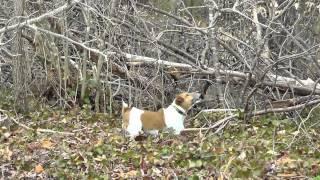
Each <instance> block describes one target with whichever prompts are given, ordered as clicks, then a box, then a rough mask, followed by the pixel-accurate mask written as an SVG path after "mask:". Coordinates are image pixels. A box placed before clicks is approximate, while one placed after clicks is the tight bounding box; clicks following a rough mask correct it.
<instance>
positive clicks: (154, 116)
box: [122, 92, 203, 137]
mask: <svg viewBox="0 0 320 180" xmlns="http://www.w3.org/2000/svg"><path fill="white" fill-rule="evenodd" d="M202 98H203V96H202V95H201V94H200V93H198V92H193V93H188V92H183V93H180V94H178V95H176V97H175V99H174V100H173V102H172V103H171V105H169V106H168V107H167V108H161V109H160V110H159V111H156V112H154V111H145V110H141V109H138V108H135V107H131V108H130V107H129V106H128V104H127V103H125V102H124V101H122V128H123V129H125V130H126V131H127V132H128V134H129V135H130V136H131V137H135V136H138V135H139V134H140V132H141V131H146V132H147V133H150V134H153V135H157V134H158V131H159V130H161V129H165V128H172V129H173V131H174V133H175V134H180V132H181V131H182V130H183V129H184V120H185V118H186V115H187V112H188V110H189V109H190V108H191V107H192V106H193V105H194V104H195V103H197V102H199V101H200V100H201V99H202Z"/></svg>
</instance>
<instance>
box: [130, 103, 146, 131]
mask: <svg viewBox="0 0 320 180" xmlns="http://www.w3.org/2000/svg"><path fill="white" fill-rule="evenodd" d="M142 113H143V110H140V109H137V108H135V107H134V108H132V109H131V111H130V115H129V125H128V127H127V131H128V132H129V134H130V136H137V135H139V133H140V131H141V130H142V122H141V119H140V117H141V114H142Z"/></svg>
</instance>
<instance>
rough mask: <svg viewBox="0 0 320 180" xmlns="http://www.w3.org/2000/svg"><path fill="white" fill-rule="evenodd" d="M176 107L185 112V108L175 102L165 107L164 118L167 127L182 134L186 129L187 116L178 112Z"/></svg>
mask: <svg viewBox="0 0 320 180" xmlns="http://www.w3.org/2000/svg"><path fill="white" fill-rule="evenodd" d="M176 108H178V109H179V110H180V111H182V112H184V113H185V110H184V109H183V108H181V107H180V106H177V105H176V104H175V103H174V102H173V103H172V104H171V105H170V106H169V107H167V108H165V109H164V120H165V123H166V126H167V128H172V129H173V130H174V133H175V134H180V132H181V131H182V130H183V129H184V124H183V122H184V119H185V116H184V115H182V114H180V113H178V111H177V110H176Z"/></svg>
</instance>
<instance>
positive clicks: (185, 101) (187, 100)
mask: <svg viewBox="0 0 320 180" xmlns="http://www.w3.org/2000/svg"><path fill="white" fill-rule="evenodd" d="M192 100H193V97H192V95H191V94H190V93H186V92H184V93H180V94H178V95H177V96H176V100H175V101H176V104H177V105H178V106H181V107H182V108H183V109H185V110H188V109H189V108H190V107H191V106H192Z"/></svg>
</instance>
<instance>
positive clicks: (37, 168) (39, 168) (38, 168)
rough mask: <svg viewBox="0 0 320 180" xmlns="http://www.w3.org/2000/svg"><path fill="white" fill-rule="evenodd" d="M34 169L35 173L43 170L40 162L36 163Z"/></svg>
mask: <svg viewBox="0 0 320 180" xmlns="http://www.w3.org/2000/svg"><path fill="white" fill-rule="evenodd" d="M34 171H35V172H36V173H37V174H40V173H42V172H43V171H44V169H43V167H42V165H41V164H38V165H36V167H35V168H34Z"/></svg>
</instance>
